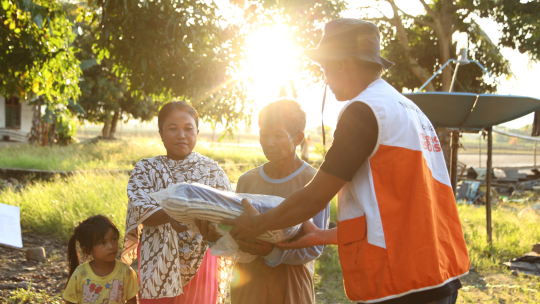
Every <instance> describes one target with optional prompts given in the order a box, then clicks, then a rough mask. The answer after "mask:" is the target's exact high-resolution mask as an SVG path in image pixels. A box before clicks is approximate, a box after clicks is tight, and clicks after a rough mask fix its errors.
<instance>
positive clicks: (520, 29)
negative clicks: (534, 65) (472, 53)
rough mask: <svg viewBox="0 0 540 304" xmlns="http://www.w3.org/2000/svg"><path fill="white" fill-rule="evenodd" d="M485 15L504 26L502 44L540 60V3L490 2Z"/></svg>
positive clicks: (514, 0)
mask: <svg viewBox="0 0 540 304" xmlns="http://www.w3.org/2000/svg"><path fill="white" fill-rule="evenodd" d="M489 2H490V6H489V9H488V10H485V11H483V13H484V15H488V14H489V16H492V17H493V18H494V19H495V21H497V22H498V23H499V24H502V25H503V29H502V37H501V40H500V44H501V45H502V46H506V47H510V48H513V49H518V50H519V51H520V52H521V53H528V54H529V56H530V58H531V59H532V60H536V61H538V60H540V27H539V22H538V16H540V2H538V1H534V0H533V1H516V0H499V1H489Z"/></svg>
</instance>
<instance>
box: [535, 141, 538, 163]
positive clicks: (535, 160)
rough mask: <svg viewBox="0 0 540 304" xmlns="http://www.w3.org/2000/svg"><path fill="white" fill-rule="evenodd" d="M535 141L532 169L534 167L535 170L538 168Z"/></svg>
mask: <svg viewBox="0 0 540 304" xmlns="http://www.w3.org/2000/svg"><path fill="white" fill-rule="evenodd" d="M536 143H537V141H536V140H535V141H534V169H535V170H536V169H538V168H537V167H536Z"/></svg>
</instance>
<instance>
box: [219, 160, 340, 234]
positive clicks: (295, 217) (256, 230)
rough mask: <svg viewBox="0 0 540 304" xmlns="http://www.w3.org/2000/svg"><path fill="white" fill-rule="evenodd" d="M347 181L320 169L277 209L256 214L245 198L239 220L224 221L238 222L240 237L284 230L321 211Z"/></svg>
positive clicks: (224, 222) (234, 223) (232, 223)
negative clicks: (243, 211) (247, 210)
mask: <svg viewBox="0 0 540 304" xmlns="http://www.w3.org/2000/svg"><path fill="white" fill-rule="evenodd" d="M346 182H347V181H345V180H343V179H341V178H339V177H335V176H333V175H331V174H328V173H326V172H324V171H318V172H317V174H315V177H314V178H313V180H312V181H311V182H310V183H309V184H308V185H307V186H306V187H304V188H302V189H300V190H297V191H295V192H294V193H293V194H292V195H291V196H289V197H288V198H287V199H286V200H284V201H283V202H282V203H281V204H280V205H279V206H277V207H276V208H273V209H270V210H268V211H266V212H265V213H263V214H259V215H255V216H253V215H254V214H256V213H253V209H255V208H254V207H253V206H251V204H249V202H248V203H247V204H246V201H243V204H244V210H246V209H250V210H251V212H245V213H243V214H242V215H241V216H239V217H237V218H236V219H229V220H223V221H222V223H223V224H224V225H234V226H235V228H234V229H233V230H231V235H232V236H233V237H235V238H239V239H252V238H255V237H257V236H259V235H261V234H263V233H264V232H265V231H268V230H277V229H284V228H288V227H291V226H294V225H296V224H299V223H302V222H305V221H307V220H309V219H311V218H312V217H314V216H315V215H317V213H319V212H321V210H323V209H324V208H325V207H326V205H327V204H328V202H329V201H330V200H331V199H332V198H333V197H334V196H335V195H336V194H337V193H338V192H339V190H340V189H341V188H342V187H343V185H345V183H346Z"/></svg>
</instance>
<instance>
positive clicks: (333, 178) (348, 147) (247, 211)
mask: <svg viewBox="0 0 540 304" xmlns="http://www.w3.org/2000/svg"><path fill="white" fill-rule="evenodd" d="M378 133H379V126H378V122H377V118H376V117H375V113H374V112H373V111H372V110H371V108H370V107H369V106H368V105H367V104H365V103H362V102H353V103H352V104H351V105H349V106H348V107H347V108H346V109H345V111H343V114H342V116H341V118H340V120H339V122H338V124H337V126H336V131H335V132H334V141H333V143H332V146H331V147H330V149H329V150H328V153H327V154H326V156H325V159H324V162H323V164H322V165H321V168H320V170H319V171H318V172H317V174H316V175H315V177H314V178H313V180H312V181H311V182H310V183H309V184H308V185H307V186H306V187H305V188H303V189H301V190H298V191H296V192H294V193H293V194H292V195H291V196H290V197H289V198H287V199H286V200H285V201H283V203H281V205H279V206H278V207H276V208H274V209H272V210H269V211H267V212H265V213H264V214H263V215H258V214H259V213H258V212H257V211H256V210H254V209H255V208H253V206H251V204H249V203H245V202H242V203H243V204H244V213H243V214H242V215H241V216H240V217H238V218H236V219H235V220H225V221H223V223H224V224H226V225H235V229H233V230H231V235H232V236H233V237H234V236H236V238H244V237H248V238H253V237H256V236H258V235H260V234H262V233H263V232H265V231H267V230H274V229H282V228H287V227H291V226H293V225H295V224H298V223H301V222H304V221H306V220H308V219H310V218H312V217H313V216H315V214H317V213H318V212H319V211H321V210H322V209H323V208H324V206H325V205H326V204H327V202H328V201H330V199H331V198H332V197H334V196H335V195H336V193H337V192H338V191H339V190H340V189H341V187H343V185H345V183H346V182H347V181H351V180H352V179H353V176H354V175H355V174H356V172H357V171H358V169H359V168H360V167H361V166H362V164H363V163H365V162H366V160H368V159H369V156H370V155H371V154H372V153H373V151H374V150H375V148H376V146H377V140H378ZM242 230H244V231H242Z"/></svg>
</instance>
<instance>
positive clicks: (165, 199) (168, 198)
mask: <svg viewBox="0 0 540 304" xmlns="http://www.w3.org/2000/svg"><path fill="white" fill-rule="evenodd" d="M150 196H151V197H152V198H153V199H155V200H156V201H157V202H158V203H159V204H161V207H162V208H163V210H164V211H165V212H167V214H168V215H169V216H171V217H172V218H173V219H175V220H176V221H178V222H181V223H184V224H186V225H187V226H188V227H189V229H190V230H191V231H193V232H195V231H196V232H198V230H197V228H196V226H195V225H194V220H195V219H199V220H207V221H209V222H211V223H215V224H218V223H219V222H220V221H221V220H223V219H230V218H235V217H238V216H240V215H241V214H242V212H243V211H244V207H243V205H242V199H244V198H247V199H249V200H250V202H251V204H253V206H254V207H255V208H256V209H257V210H259V212H260V213H264V212H265V211H267V210H269V209H272V208H274V207H276V206H277V205H279V204H280V203H281V202H282V201H284V199H283V198H281V197H277V196H271V195H261V194H247V193H233V192H225V191H220V190H216V189H214V188H211V187H209V186H206V185H201V184H196V183H194V184H188V183H180V184H175V185H172V186H170V187H168V188H167V189H164V190H161V191H159V192H155V193H152V194H150ZM300 226H301V225H296V226H294V227H291V228H287V229H281V230H274V231H267V232H266V233H264V234H263V235H261V236H259V237H258V238H259V239H261V240H263V241H266V242H270V243H279V242H283V241H286V240H288V239H290V238H292V237H294V236H295V235H296V234H297V233H298V231H299V230H300ZM218 227H219V228H221V229H218V230H217V231H218V232H220V233H221V234H225V233H226V231H225V230H227V228H228V227H224V226H221V225H219V226H218Z"/></svg>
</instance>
